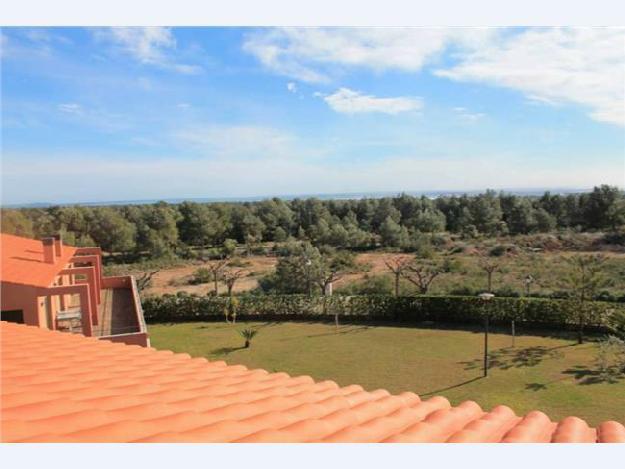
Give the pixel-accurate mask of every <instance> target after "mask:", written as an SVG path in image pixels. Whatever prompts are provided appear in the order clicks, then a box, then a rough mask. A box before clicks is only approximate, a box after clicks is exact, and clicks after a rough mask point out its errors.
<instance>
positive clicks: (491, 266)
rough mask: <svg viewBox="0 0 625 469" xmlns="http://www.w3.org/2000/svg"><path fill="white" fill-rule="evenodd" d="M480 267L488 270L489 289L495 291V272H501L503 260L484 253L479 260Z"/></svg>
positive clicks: (485, 270)
mask: <svg viewBox="0 0 625 469" xmlns="http://www.w3.org/2000/svg"><path fill="white" fill-rule="evenodd" d="M479 266H480V269H482V270H483V271H484V272H486V276H487V280H488V291H489V292H491V293H492V291H493V274H494V273H496V272H501V262H500V261H498V260H495V259H492V258H490V257H488V255H484V254H483V255H482V256H481V258H480V261H479Z"/></svg>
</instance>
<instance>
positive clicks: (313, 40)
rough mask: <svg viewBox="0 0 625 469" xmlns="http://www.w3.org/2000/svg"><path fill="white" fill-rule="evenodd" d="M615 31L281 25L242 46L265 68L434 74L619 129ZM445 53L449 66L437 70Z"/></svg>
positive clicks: (620, 76) (623, 115)
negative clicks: (564, 108)
mask: <svg viewBox="0 0 625 469" xmlns="http://www.w3.org/2000/svg"><path fill="white" fill-rule="evenodd" d="M624 44H625V29H623V28H530V29H521V28H517V29H504V28H501V29H496V28H282V29H272V30H262V31H260V32H256V33H253V34H250V35H248V36H247V39H246V40H245V42H244V45H243V49H244V50H245V51H247V52H248V53H250V54H252V55H254V56H255V57H256V58H257V59H258V60H259V61H260V62H261V63H262V64H263V66H265V67H266V68H267V69H268V70H270V71H272V72H274V73H278V74H282V75H286V76H290V77H293V78H297V79H299V80H302V81H308V82H328V81H333V80H335V79H336V77H337V76H340V75H341V74H342V73H344V72H345V69H346V68H349V67H352V68H353V67H360V68H367V69H370V70H374V71H377V72H382V71H387V70H398V71H403V72H407V73H417V72H420V71H421V70H422V69H423V68H424V67H430V68H433V67H437V68H436V69H435V71H434V73H435V74H436V75H438V76H440V77H445V78H449V79H452V80H457V81H475V82H482V83H485V84H489V85H496V86H503V87H507V88H512V89H515V90H518V91H520V92H522V93H524V94H525V95H526V96H527V97H528V98H529V99H531V100H533V101H535V102H538V101H542V102H545V103H572V104H577V105H582V106H584V107H586V108H588V109H589V115H590V117H591V118H592V119H594V120H597V121H601V122H608V123H612V124H619V125H625V104H624V103H625V90H624V86H623V83H624V82H625V49H624V46H623V45H624ZM445 53H448V54H449V55H448V56H449V58H450V59H451V60H452V61H453V62H454V63H455V65H451V66H441V64H440V59H441V57H442V56H443V54H445Z"/></svg>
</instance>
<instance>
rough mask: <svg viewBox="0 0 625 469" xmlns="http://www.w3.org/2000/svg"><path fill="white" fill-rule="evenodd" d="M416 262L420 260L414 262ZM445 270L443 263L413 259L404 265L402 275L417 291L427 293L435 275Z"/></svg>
mask: <svg viewBox="0 0 625 469" xmlns="http://www.w3.org/2000/svg"><path fill="white" fill-rule="evenodd" d="M416 262H420V263H419V264H416ZM445 272H446V268H445V267H444V265H443V264H441V263H438V262H431V261H427V262H426V261H421V260H415V261H413V262H412V263H410V264H407V265H406V266H405V269H404V270H403V272H402V274H401V275H402V276H403V277H404V278H405V279H406V280H408V281H409V282H410V283H412V284H413V285H416V286H417V287H418V288H419V293H420V294H422V295H425V294H427V292H428V290H429V289H430V285H432V282H433V281H434V279H435V278H436V277H438V276H439V275H441V274H443V273H445Z"/></svg>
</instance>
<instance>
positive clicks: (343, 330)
mask: <svg viewBox="0 0 625 469" xmlns="http://www.w3.org/2000/svg"><path fill="white" fill-rule="evenodd" d="M370 328H371V326H339V330H338V331H336V330H333V331H332V332H322V333H320V334H310V335H307V336H306V338H308V339H311V338H313V337H323V336H332V335H345V334H355V333H357V332H364V331H366V330H368V329H370Z"/></svg>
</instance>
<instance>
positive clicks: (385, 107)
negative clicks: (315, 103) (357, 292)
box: [323, 88, 423, 114]
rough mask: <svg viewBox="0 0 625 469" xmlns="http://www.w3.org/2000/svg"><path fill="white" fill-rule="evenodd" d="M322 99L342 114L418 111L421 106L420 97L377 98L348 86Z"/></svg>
mask: <svg viewBox="0 0 625 469" xmlns="http://www.w3.org/2000/svg"><path fill="white" fill-rule="evenodd" d="M323 100H324V101H325V102H326V103H328V105H329V106H330V107H331V108H332V109H333V110H334V111H336V112H340V113H344V114H355V113H360V112H382V113H385V114H398V113H400V112H408V111H418V110H420V109H422V108H423V101H422V100H421V98H417V97H408V96H399V97H395V98H378V97H375V96H370V95H365V94H362V93H360V92H358V91H354V90H350V89H349V88H340V89H339V90H337V91H336V92H335V93H333V94H331V95H328V96H325V97H323Z"/></svg>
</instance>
